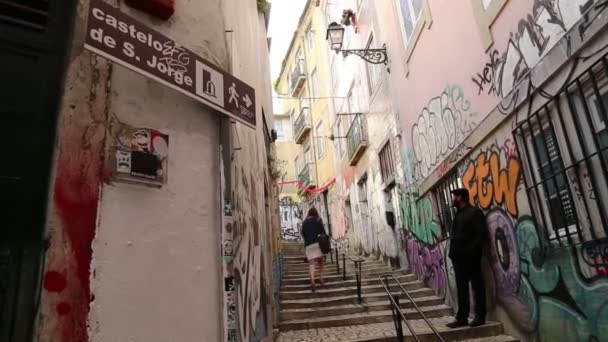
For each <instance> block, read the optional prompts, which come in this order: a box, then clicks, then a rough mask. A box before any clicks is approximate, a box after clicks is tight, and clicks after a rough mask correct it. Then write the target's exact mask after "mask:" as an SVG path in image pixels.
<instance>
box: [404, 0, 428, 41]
mask: <svg viewBox="0 0 608 342" xmlns="http://www.w3.org/2000/svg"><path fill="white" fill-rule="evenodd" d="M422 1H423V0H399V5H400V7H401V18H402V20H403V27H404V29H405V40H406V41H408V42H409V40H410V39H411V38H412V34H413V33H414V29H415V28H416V24H417V23H418V19H420V15H421V14H422Z"/></svg>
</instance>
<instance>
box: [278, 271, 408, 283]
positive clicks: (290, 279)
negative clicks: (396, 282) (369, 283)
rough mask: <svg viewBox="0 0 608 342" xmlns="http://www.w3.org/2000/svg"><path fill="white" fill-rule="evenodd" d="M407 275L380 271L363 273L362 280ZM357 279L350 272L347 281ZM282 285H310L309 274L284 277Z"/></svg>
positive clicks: (332, 278) (337, 278) (337, 277)
mask: <svg viewBox="0 0 608 342" xmlns="http://www.w3.org/2000/svg"><path fill="white" fill-rule="evenodd" d="M387 273H390V274H395V275H398V274H406V273H405V271H391V272H386V271H379V272H375V271H374V272H363V273H362V278H363V279H377V278H378V277H380V276H381V275H383V274H387ZM323 278H324V280H325V281H326V282H328V283H330V282H336V281H345V280H344V279H343V276H342V275H328V276H325V277H323ZM354 279H355V274H354V272H350V273H347V274H346V280H354ZM282 284H283V285H302V284H310V277H309V276H308V274H307V275H306V276H301V277H291V276H290V277H285V276H284V277H283V279H282Z"/></svg>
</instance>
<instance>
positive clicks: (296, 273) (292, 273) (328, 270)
mask: <svg viewBox="0 0 608 342" xmlns="http://www.w3.org/2000/svg"><path fill="white" fill-rule="evenodd" d="M378 270H381V271H383V272H390V271H391V268H390V267H389V266H387V265H366V266H363V267H362V268H361V271H362V272H371V271H378ZM343 272H344V269H343V268H342V267H340V272H338V269H337V268H335V267H328V268H324V270H323V273H325V274H330V273H333V274H342V273H343ZM353 272H355V268H354V267H353V268H351V267H347V268H346V273H347V274H349V273H353ZM308 274H309V270H308V269H306V270H302V271H293V270H290V269H285V268H284V269H283V279H285V278H289V277H305V276H308Z"/></svg>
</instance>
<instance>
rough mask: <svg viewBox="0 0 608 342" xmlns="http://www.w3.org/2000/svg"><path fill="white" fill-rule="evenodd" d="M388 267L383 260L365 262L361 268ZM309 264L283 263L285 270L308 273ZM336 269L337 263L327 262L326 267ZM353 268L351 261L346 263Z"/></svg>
mask: <svg viewBox="0 0 608 342" xmlns="http://www.w3.org/2000/svg"><path fill="white" fill-rule="evenodd" d="M342 265H343V263H342V260H340V269H342ZM370 265H372V266H388V265H387V264H386V263H384V262H383V261H382V260H365V261H364V262H363V264H362V265H361V266H363V267H365V266H370ZM308 266H309V265H308V263H307V262H304V261H301V262H299V263H296V262H293V263H283V267H284V268H285V269H288V270H290V271H308ZM330 266H331V267H336V263H335V262H331V260H325V267H330ZM351 267H353V268H354V266H353V262H352V261H350V260H347V261H346V268H347V269H348V268H351Z"/></svg>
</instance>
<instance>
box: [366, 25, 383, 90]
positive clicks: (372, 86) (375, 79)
mask: <svg viewBox="0 0 608 342" xmlns="http://www.w3.org/2000/svg"><path fill="white" fill-rule="evenodd" d="M374 38H375V37H374V32H373V31H372V32H371V33H370V34H369V37H368V38H367V44H366V45H365V48H366V49H373V48H374ZM381 71H382V68H380V67H379V66H378V65H376V64H372V63H366V64H365V74H366V75H367V88H368V91H369V96H370V97H373V96H374V94H375V93H376V91H377V90H378V87H379V86H380V84H381V83H382V73H381Z"/></svg>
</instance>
